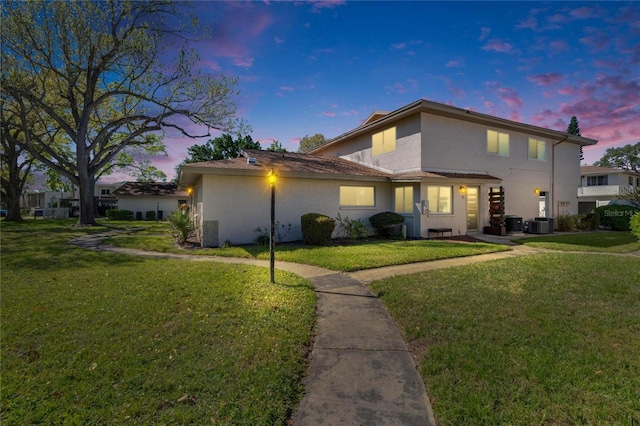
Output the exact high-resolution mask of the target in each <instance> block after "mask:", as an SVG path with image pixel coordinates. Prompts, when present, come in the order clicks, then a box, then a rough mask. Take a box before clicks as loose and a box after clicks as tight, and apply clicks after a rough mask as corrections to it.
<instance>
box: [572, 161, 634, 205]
mask: <svg viewBox="0 0 640 426" xmlns="http://www.w3.org/2000/svg"><path fill="white" fill-rule="evenodd" d="M638 187H640V173H635V172H632V171H629V170H622V169H614V168H610V167H597V166H582V167H580V186H579V187H578V211H579V213H583V214H586V213H590V212H591V211H593V209H595V208H596V207H600V206H606V205H608V204H609V203H610V202H611V201H613V200H616V199H618V196H619V195H620V194H624V193H625V192H630V191H634V190H635V188H638Z"/></svg>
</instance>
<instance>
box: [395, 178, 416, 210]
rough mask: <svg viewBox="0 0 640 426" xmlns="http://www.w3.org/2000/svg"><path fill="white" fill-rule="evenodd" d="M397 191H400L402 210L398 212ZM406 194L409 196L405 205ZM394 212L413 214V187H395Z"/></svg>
mask: <svg viewBox="0 0 640 426" xmlns="http://www.w3.org/2000/svg"><path fill="white" fill-rule="evenodd" d="M398 190H401V191H402V210H398ZM407 193H408V194H409V198H408V204H407ZM393 207H394V211H395V212H396V213H400V214H402V213H405V214H407V213H409V214H411V213H413V186H411V185H408V186H396V187H395V190H394V206H393Z"/></svg>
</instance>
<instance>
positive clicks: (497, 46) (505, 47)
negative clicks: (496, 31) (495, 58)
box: [482, 38, 513, 53]
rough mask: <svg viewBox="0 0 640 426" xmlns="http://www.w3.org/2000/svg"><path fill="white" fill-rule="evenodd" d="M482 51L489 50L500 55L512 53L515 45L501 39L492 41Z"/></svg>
mask: <svg viewBox="0 0 640 426" xmlns="http://www.w3.org/2000/svg"><path fill="white" fill-rule="evenodd" d="M482 50H488V51H493V52H499V53H512V52H513V45H512V44H511V43H508V42H506V41H503V40H500V39H495V38H494V39H491V40H489V41H488V42H487V43H486V44H485V45H484V46H482Z"/></svg>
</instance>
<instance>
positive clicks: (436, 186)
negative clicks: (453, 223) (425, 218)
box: [427, 185, 453, 215]
mask: <svg viewBox="0 0 640 426" xmlns="http://www.w3.org/2000/svg"><path fill="white" fill-rule="evenodd" d="M432 188H438V195H437V200H436V203H435V204H436V208H437V210H434V209H433V204H434V203H432V202H431V201H432V196H431V189H432ZM442 188H447V190H448V191H449V194H448V195H449V197H448V198H449V211H440V204H441V203H442V201H441V198H442V197H441V195H440V190H441V189H442ZM427 200H428V201H429V214H435V215H452V214H453V186H451V185H428V186H427Z"/></svg>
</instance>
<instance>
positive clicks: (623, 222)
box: [596, 204, 640, 231]
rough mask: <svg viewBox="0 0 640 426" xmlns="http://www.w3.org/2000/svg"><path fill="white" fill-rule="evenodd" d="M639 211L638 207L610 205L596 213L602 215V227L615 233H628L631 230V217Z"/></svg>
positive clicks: (598, 209)
mask: <svg viewBox="0 0 640 426" xmlns="http://www.w3.org/2000/svg"><path fill="white" fill-rule="evenodd" d="M638 211H640V209H639V208H638V207H634V206H625V205H620V204H610V205H608V206H601V207H598V208H597V209H596V213H598V214H599V215H600V221H601V223H602V225H603V226H605V227H608V228H611V229H613V230H614V231H628V230H629V229H630V226H629V222H630V221H631V216H633V215H634V214H635V213H636V212H638Z"/></svg>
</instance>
